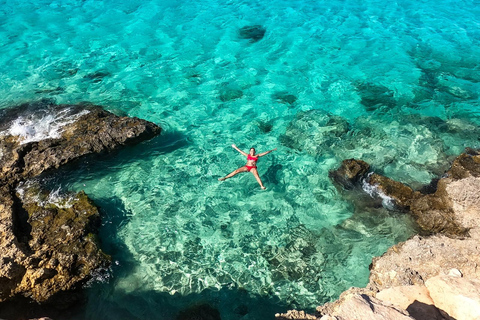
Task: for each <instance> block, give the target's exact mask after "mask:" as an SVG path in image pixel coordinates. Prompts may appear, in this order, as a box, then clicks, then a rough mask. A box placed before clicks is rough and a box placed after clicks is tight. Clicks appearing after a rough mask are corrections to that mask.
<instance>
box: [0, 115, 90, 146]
mask: <svg viewBox="0 0 480 320" xmlns="http://www.w3.org/2000/svg"><path fill="white" fill-rule="evenodd" d="M88 112H89V111H88V110H83V111H81V112H79V113H75V114H72V113H71V110H70V109H64V110H61V111H59V112H57V113H53V112H45V111H43V112H36V113H32V114H30V115H26V116H23V115H22V116H19V117H18V118H17V119H15V120H14V121H13V122H12V125H11V126H10V127H9V128H8V129H7V130H5V131H3V132H2V133H0V134H1V135H13V136H18V137H20V138H21V144H25V143H28V142H33V141H41V140H45V139H51V138H59V137H60V134H61V133H62V131H63V127H64V126H66V125H67V124H70V123H73V122H75V120H77V119H78V118H79V117H80V116H82V115H85V114H87V113H88Z"/></svg>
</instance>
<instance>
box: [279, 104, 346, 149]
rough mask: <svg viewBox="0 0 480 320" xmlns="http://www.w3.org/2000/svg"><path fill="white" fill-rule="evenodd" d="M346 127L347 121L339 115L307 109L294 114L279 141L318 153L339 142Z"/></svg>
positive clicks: (291, 146)
mask: <svg viewBox="0 0 480 320" xmlns="http://www.w3.org/2000/svg"><path fill="white" fill-rule="evenodd" d="M348 128H349V126H348V121H347V120H345V119H343V118H342V117H340V116H336V115H332V114H329V113H327V112H325V111H323V110H309V111H305V112H299V113H298V114H297V115H296V116H295V119H294V120H292V121H291V122H290V124H289V125H288V127H287V130H286V131H285V134H284V135H283V136H281V137H280V141H281V142H282V144H284V145H285V146H287V147H289V148H293V149H297V150H299V151H306V152H308V153H310V154H312V155H320V154H322V153H325V152H326V151H327V150H331V149H332V148H333V147H334V145H335V144H341V143H342V141H341V140H342V137H343V135H344V134H345V133H347V132H348Z"/></svg>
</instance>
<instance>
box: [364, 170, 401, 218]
mask: <svg viewBox="0 0 480 320" xmlns="http://www.w3.org/2000/svg"><path fill="white" fill-rule="evenodd" d="M371 174H372V173H369V174H368V176H370V175H371ZM362 189H363V191H365V192H366V193H367V194H369V195H370V196H371V197H372V198H376V197H379V198H380V199H382V205H383V206H384V207H385V208H387V209H390V210H391V209H393V208H394V203H393V199H392V198H391V197H389V196H387V195H386V194H385V193H383V192H382V191H381V190H380V189H379V188H378V185H371V184H370V183H368V182H367V181H366V179H364V180H362Z"/></svg>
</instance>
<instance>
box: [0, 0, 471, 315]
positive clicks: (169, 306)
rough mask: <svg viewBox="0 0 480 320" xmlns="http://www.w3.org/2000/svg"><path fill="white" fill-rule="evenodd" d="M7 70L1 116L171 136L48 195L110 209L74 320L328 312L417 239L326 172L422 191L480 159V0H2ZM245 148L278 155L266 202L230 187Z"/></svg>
mask: <svg viewBox="0 0 480 320" xmlns="http://www.w3.org/2000/svg"><path fill="white" fill-rule="evenodd" d="M253 25H260V26H263V28H264V29H265V34H264V37H263V38H262V39H260V40H258V39H257V40H258V41H250V40H249V39H243V38H242V37H241V36H240V33H239V30H240V29H241V28H242V27H245V26H253ZM0 66H1V68H0V107H1V108H6V107H9V106H12V105H18V104H20V103H24V102H29V101H38V100H39V99H44V98H46V99H52V100H54V101H55V102H56V103H59V104H70V103H72V104H73V103H78V102H82V101H88V102H92V103H95V104H99V105H103V106H105V107H106V108H107V109H108V110H111V111H112V112H115V113H117V114H120V115H129V116H135V117H140V118H143V119H146V120H149V121H152V122H155V123H157V124H159V125H160V126H162V127H163V129H164V131H163V133H162V135H161V136H160V137H157V138H155V139H153V140H151V141H148V142H145V143H142V144H140V145H137V146H133V147H128V148H126V149H124V150H121V151H118V152H114V153H112V154H109V155H104V156H101V157H99V158H96V159H93V158H88V159H86V160H84V161H82V162H80V163H77V164H75V165H74V166H69V167H68V168H66V169H63V170H61V171H58V172H57V173H56V174H54V175H53V176H51V177H49V178H48V179H46V180H45V182H46V183H47V184H51V185H56V186H61V190H63V191H64V192H67V191H79V190H84V191H85V192H86V193H87V194H89V195H90V197H91V198H92V199H94V200H95V202H96V203H97V204H98V205H99V206H100V207H101V208H102V218H103V225H102V227H101V229H100V235H101V239H102V241H103V247H104V249H105V251H106V252H107V253H109V254H111V255H112V258H113V263H112V267H111V271H110V276H109V277H108V278H106V279H97V281H94V282H92V283H90V284H89V286H88V288H87V289H86V293H87V296H88V302H87V303H86V305H85V306H83V307H80V308H77V309H76V311H74V312H73V311H71V312H65V313H64V315H63V316H60V317H59V318H62V317H64V318H66V319H174V318H175V317H176V315H177V314H178V312H179V311H180V310H182V309H184V308H186V307H189V306H192V305H198V304H202V303H207V304H209V305H211V306H212V307H214V308H217V309H218V310H219V311H220V314H221V317H222V319H224V320H229V319H232V320H233V319H273V315H274V314H275V313H276V312H285V311H286V310H288V309H291V308H299V309H305V310H308V311H312V310H313V309H314V308H315V306H317V305H320V304H323V303H325V302H327V301H332V300H334V299H336V298H337V297H338V295H339V294H340V293H341V292H342V291H343V290H345V289H347V288H349V287H350V286H360V287H361V286H365V285H366V284H367V282H368V275H369V271H368V266H369V264H370V262H371V259H372V257H374V256H378V255H381V254H382V253H383V252H384V251H385V250H386V249H387V248H388V247H389V246H391V245H393V244H394V243H397V242H399V241H403V240H405V239H407V238H408V237H409V236H410V235H412V233H413V232H414V228H413V226H412V224H411V221H410V220H409V218H408V217H407V216H406V215H403V214H399V213H395V212H389V211H387V210H386V209H383V208H382V207H381V206H378V205H376V206H369V205H368V203H369V202H373V199H370V198H368V196H362V195H361V194H360V193H353V196H352V193H343V192H340V191H339V190H337V189H336V188H335V186H334V185H333V184H332V182H331V181H330V179H329V178H328V172H329V170H332V169H335V168H336V167H338V165H339V164H340V162H341V161H342V160H343V159H347V158H352V157H355V158H359V159H363V160H366V161H368V162H369V163H371V164H372V166H373V168H374V169H375V170H376V171H378V172H381V173H383V174H385V175H387V176H389V177H391V178H394V179H397V180H400V181H402V182H404V183H407V184H409V185H411V186H412V187H415V188H418V187H420V186H421V185H422V184H426V183H428V182H429V181H430V180H431V179H432V178H434V177H436V176H438V175H439V174H442V173H443V172H444V170H445V169H446V168H447V167H448V164H449V161H451V160H452V158H453V157H454V156H455V155H457V154H459V153H460V152H462V151H463V150H464V148H465V147H476V148H479V147H480V142H479V136H480V129H479V124H480V108H479V92H480V72H479V71H480V70H479V69H480V1H477V0H469V1H458V0H457V1H451V0H448V1H447V0H445V1H433V0H422V1H418V0H416V1H413V0H400V1H376V0H365V1H352V0H343V1H342V0H332V1H311V0H301V1H300V0H272V1H254V0H230V1H228V0H227V1H215V0H202V1H198V0H185V1H175V0H142V1H139V0H129V1H120V0H117V1H111V0H96V1H93V0H82V1H73V0H72V1H69V0H55V1H41V0H37V1H35V0H22V1H20V0H0ZM45 121H48V117H43V118H38V119H37V120H36V122H35V121H34V123H37V124H38V125H39V126H42V127H45V126H46V127H48V124H45ZM17 124H18V123H17ZM16 129H18V128H16ZM232 143H235V144H237V145H238V146H239V147H240V148H241V149H243V150H245V151H248V149H249V148H250V147H252V146H253V147H255V148H256V149H257V151H258V152H262V151H266V150H269V149H273V148H278V150H277V151H275V152H273V153H271V154H269V155H267V156H265V157H264V158H261V159H260V160H259V163H258V166H259V173H260V175H261V177H262V179H263V181H264V183H265V185H266V187H267V190H266V191H262V190H260V188H259V186H258V184H257V182H256V181H255V179H254V178H253V176H252V175H251V174H250V173H247V174H242V175H238V176H236V177H234V178H232V179H230V180H227V181H225V182H218V181H217V179H218V178H219V177H221V176H223V175H226V174H227V173H229V172H231V171H232V170H234V169H236V168H237V167H239V166H242V165H244V163H245V159H244V157H242V156H241V155H240V154H239V153H237V152H236V151H235V150H233V149H232V148H231V147H230V145H231V144H232ZM18 312H19V314H21V313H22V312H23V311H18ZM59 318H57V319H59Z"/></svg>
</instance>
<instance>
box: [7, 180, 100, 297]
mask: <svg viewBox="0 0 480 320" xmlns="http://www.w3.org/2000/svg"><path fill="white" fill-rule="evenodd" d="M19 190H21V191H17V192H16V194H12V192H9V190H3V192H2V194H1V197H2V205H3V206H2V207H1V208H0V209H1V210H0V217H1V221H2V224H1V225H0V228H1V229H2V230H1V234H2V238H3V239H2V241H1V243H2V246H1V252H2V263H1V265H0V282H2V283H3V284H4V285H2V286H0V301H4V300H6V299H8V298H11V297H13V296H15V295H23V296H26V297H30V298H32V299H33V300H35V301H37V302H45V301H47V300H48V299H49V298H51V297H52V296H53V295H54V294H55V293H57V292H59V291H65V290H70V289H74V288H76V287H77V286H79V285H81V284H83V283H85V281H86V280H88V279H89V278H90V276H91V274H92V272H93V271H94V270H98V269H101V268H106V267H107V266H108V264H109V257H108V256H107V255H105V254H104V253H103V252H102V251H101V250H100V248H99V243H98V241H97V239H96V236H95V233H96V227H97V226H98V225H99V222H100V215H99V213H98V209H97V207H96V206H95V205H94V204H93V202H92V201H91V200H90V199H88V197H87V196H86V195H85V193H83V192H80V193H78V194H75V195H71V197H69V198H68V199H67V198H66V199H62V200H61V202H58V203H54V202H51V201H47V200H48V198H49V197H50V196H51V193H49V192H45V191H41V190H40V189H39V187H38V185H31V186H28V187H24V188H22V189H19ZM19 192H20V193H19Z"/></svg>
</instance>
